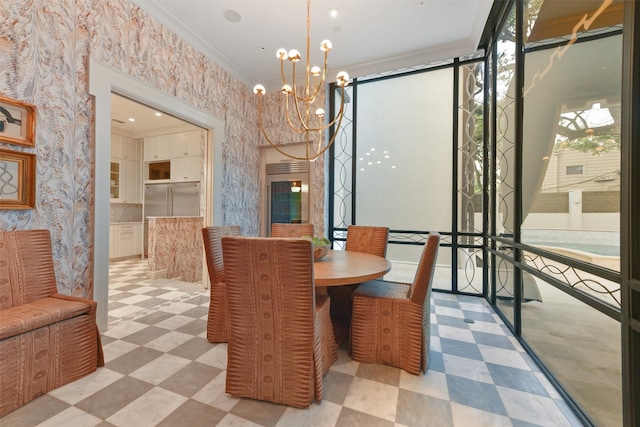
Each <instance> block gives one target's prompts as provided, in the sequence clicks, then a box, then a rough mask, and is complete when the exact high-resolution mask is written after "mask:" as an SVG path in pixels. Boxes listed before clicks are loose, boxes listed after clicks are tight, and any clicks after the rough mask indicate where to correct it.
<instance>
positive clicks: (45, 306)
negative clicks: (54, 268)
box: [0, 294, 91, 339]
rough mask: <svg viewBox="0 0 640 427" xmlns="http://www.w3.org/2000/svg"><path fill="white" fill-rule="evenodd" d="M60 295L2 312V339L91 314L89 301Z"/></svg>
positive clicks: (0, 332)
mask: <svg viewBox="0 0 640 427" xmlns="http://www.w3.org/2000/svg"><path fill="white" fill-rule="evenodd" d="M59 296H60V297H64V296H62V295H59V294H54V295H53V296H50V297H47V298H43V299H39V300H36V301H32V302H30V303H27V304H23V305H19V306H16V307H10V308H6V309H4V310H1V311H0V319H1V321H0V339H5V338H10V337H13V336H16V335H20V334H23V333H25V332H30V331H33V330H34V329H38V328H41V327H43V326H48V325H50V324H52V323H56V322H61V321H63V320H67V319H71V318H72V317H76V316H80V315H83V314H89V311H90V309H91V304H89V302H88V300H81V299H70V298H68V297H66V298H59Z"/></svg>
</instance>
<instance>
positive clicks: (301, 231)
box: [271, 222, 315, 237]
mask: <svg viewBox="0 0 640 427" xmlns="http://www.w3.org/2000/svg"><path fill="white" fill-rule="evenodd" d="M302 236H311V237H313V236H315V229H314V227H313V224H288V223H279V222H274V223H273V224H271V237H302Z"/></svg>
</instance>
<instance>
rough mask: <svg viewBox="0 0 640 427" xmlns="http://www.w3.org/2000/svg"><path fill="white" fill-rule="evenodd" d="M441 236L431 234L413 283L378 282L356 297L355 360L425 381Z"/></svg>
mask: <svg viewBox="0 0 640 427" xmlns="http://www.w3.org/2000/svg"><path fill="white" fill-rule="evenodd" d="M439 244H440V234H438V233H436V232H431V233H429V236H428V238H427V242H426V244H425V246H424V249H423V250H422V256H421V257H420V262H419V263H418V268H417V271H416V275H415V277H414V280H413V283H398V282H386V281H381V280H372V281H369V282H365V283H362V284H360V286H359V287H358V289H356V290H355V292H354V293H353V317H352V321H351V357H352V359H353V360H356V361H358V362H364V363H378V364H383V365H390V366H394V367H397V368H401V369H403V370H405V371H406V372H408V373H411V374H415V375H419V374H420V372H426V370H427V368H428V366H429V339H430V336H431V333H430V332H431V325H430V316H431V284H432V282H433V275H434V270H435V265H436V259H437V256H438V247H439Z"/></svg>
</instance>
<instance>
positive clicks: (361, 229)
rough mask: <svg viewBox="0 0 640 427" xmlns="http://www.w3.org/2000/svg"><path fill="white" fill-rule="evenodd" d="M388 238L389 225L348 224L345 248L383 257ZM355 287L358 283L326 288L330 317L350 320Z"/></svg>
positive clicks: (385, 253) (345, 320)
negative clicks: (328, 297) (329, 301)
mask: <svg viewBox="0 0 640 427" xmlns="http://www.w3.org/2000/svg"><path fill="white" fill-rule="evenodd" d="M388 240H389V227H374V226H366V225H350V226H348V227H347V241H346V245H345V250H347V251H354V252H363V253H366V254H372V255H377V256H381V257H385V256H386V255H387V241H388ZM357 287H358V284H355V285H346V286H334V287H331V288H329V289H328V293H329V295H330V296H331V317H333V318H334V319H341V320H342V321H343V322H346V323H348V322H350V321H351V307H352V295H353V292H354V291H355V289H356V288H357Z"/></svg>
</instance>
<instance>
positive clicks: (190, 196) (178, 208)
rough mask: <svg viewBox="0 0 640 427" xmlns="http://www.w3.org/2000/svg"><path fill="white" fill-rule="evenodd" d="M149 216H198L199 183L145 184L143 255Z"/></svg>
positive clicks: (146, 241) (145, 247) (146, 240)
mask: <svg viewBox="0 0 640 427" xmlns="http://www.w3.org/2000/svg"><path fill="white" fill-rule="evenodd" d="M150 216H200V183H199V182H180V183H171V184H145V186H144V249H145V251H144V252H145V255H146V254H147V243H148V230H149V217H150Z"/></svg>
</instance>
